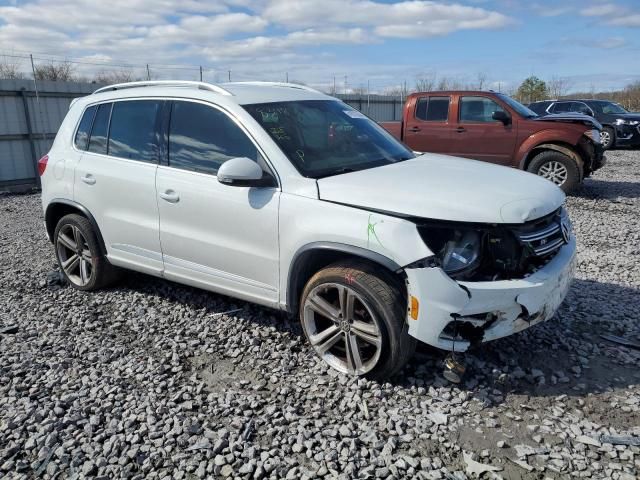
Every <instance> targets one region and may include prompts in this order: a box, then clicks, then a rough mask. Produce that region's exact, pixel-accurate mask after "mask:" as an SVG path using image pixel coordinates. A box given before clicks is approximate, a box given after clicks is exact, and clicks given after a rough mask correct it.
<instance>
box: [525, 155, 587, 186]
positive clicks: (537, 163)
mask: <svg viewBox="0 0 640 480" xmlns="http://www.w3.org/2000/svg"><path fill="white" fill-rule="evenodd" d="M527 171H529V172H531V173H535V174H536V175H540V176H541V177H543V178H546V179H547V180H549V181H551V182H553V183H555V184H556V185H557V186H559V187H560V188H561V189H562V190H564V192H565V193H568V192H570V191H572V190H573V189H574V188H576V187H577V186H578V184H579V183H580V170H579V168H578V165H577V164H576V162H575V161H574V160H573V159H572V158H569V157H567V156H566V155H564V154H563V153H560V152H556V151H555V150H546V151H544V152H541V153H539V154H537V155H536V156H535V157H533V160H531V163H530V164H529V167H528V168H527Z"/></svg>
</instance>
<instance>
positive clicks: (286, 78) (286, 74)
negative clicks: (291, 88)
mask: <svg viewBox="0 0 640 480" xmlns="http://www.w3.org/2000/svg"><path fill="white" fill-rule="evenodd" d="M284 76H285V82H286V83H289V72H284Z"/></svg>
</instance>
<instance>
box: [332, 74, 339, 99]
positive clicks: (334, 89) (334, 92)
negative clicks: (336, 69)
mask: <svg viewBox="0 0 640 480" xmlns="http://www.w3.org/2000/svg"><path fill="white" fill-rule="evenodd" d="M336 93H338V91H337V90H336V76H335V75H334V76H333V94H334V95H335V94H336Z"/></svg>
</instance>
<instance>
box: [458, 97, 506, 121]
mask: <svg viewBox="0 0 640 480" xmlns="http://www.w3.org/2000/svg"><path fill="white" fill-rule="evenodd" d="M503 111H504V110H503V109H502V107H501V106H500V105H498V104H497V103H496V102H494V101H493V100H491V99H490V98H486V97H460V121H461V122H495V120H494V119H493V113H494V112H503Z"/></svg>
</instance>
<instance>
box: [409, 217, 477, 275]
mask: <svg viewBox="0 0 640 480" xmlns="http://www.w3.org/2000/svg"><path fill="white" fill-rule="evenodd" d="M419 230H420V234H421V236H422V238H423V240H424V242H425V243H426V244H427V246H428V247H429V249H430V250H431V251H432V252H434V253H435V254H436V257H437V259H438V262H439V264H440V266H441V267H442V269H443V270H444V271H445V272H447V273H448V274H450V275H453V274H459V273H461V272H464V271H468V270H472V269H474V268H475V267H477V266H478V265H479V264H480V251H481V246H482V237H481V235H480V233H479V232H478V231H476V230H474V229H470V228H455V227H453V228H451V227H440V226H435V225H430V226H426V225H425V226H421V227H420V229H419Z"/></svg>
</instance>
